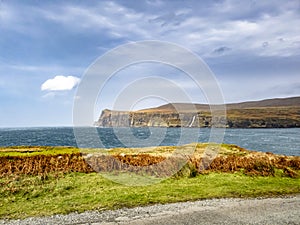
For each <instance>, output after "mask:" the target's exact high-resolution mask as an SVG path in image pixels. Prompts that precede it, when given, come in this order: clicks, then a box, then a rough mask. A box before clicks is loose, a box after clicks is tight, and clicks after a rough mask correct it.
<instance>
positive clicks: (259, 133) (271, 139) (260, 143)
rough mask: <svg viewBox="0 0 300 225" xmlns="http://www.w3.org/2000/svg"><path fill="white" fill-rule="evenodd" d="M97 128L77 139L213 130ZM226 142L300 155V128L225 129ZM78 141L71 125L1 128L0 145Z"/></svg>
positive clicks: (131, 143)
mask: <svg viewBox="0 0 300 225" xmlns="http://www.w3.org/2000/svg"><path fill="white" fill-rule="evenodd" d="M77 129H79V128H77ZM95 129H96V128H80V129H79V130H80V132H81V137H84V138H80V139H83V140H80V142H78V143H80V144H79V146H80V147H83V146H84V147H103V146H104V147H105V148H113V147H143V146H158V145H161V146H166V145H172V146H175V145H181V144H187V143H190V142H196V141H198V142H208V141H209V136H210V134H211V129H208V128H201V129H196V128H185V129H181V128H168V129H166V128H165V129H162V128H151V129H149V128H115V129H112V128H97V129H96V130H95ZM91 130H93V131H96V132H97V133H98V135H97V136H95V135H91V134H90V131H91ZM77 131H78V130H77ZM76 133H77V132H76ZM195 134H196V136H195ZM76 136H77V135H76ZM181 137H182V138H181ZM195 137H196V138H195ZM77 141H78V140H77ZM223 142H224V143H230V144H236V145H239V146H241V147H244V148H247V149H251V150H258V151H264V152H267V151H268V152H273V153H277V154H285V155H300V128H290V129H226V131H225V135H224V140H223ZM78 143H77V142H76V138H75V135H74V131H73V128H71V127H52V128H0V146H16V145H25V146H29V145H31V146H78ZM99 143H101V144H99Z"/></svg>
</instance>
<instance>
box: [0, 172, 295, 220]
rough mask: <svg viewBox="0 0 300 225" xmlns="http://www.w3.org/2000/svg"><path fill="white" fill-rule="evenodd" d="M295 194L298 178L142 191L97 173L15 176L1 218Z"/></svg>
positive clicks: (186, 183)
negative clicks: (206, 199) (222, 198)
mask: <svg viewBox="0 0 300 225" xmlns="http://www.w3.org/2000/svg"><path fill="white" fill-rule="evenodd" d="M125 176H126V175H125ZM128 176H129V175H128ZM128 179H133V178H132V177H128ZM293 193H300V180H299V178H298V179H295V178H288V177H281V176H272V177H262V176H256V177H251V176H247V175H244V174H242V173H209V174H205V175H198V176H196V177H194V178H186V177H181V178H170V179H167V180H164V181H163V182H161V183H158V184H155V185H151V186H141V187H130V186H124V185H120V184H117V183H113V182H112V181H109V180H106V179H104V178H103V177H101V176H100V175H99V174H97V173H89V174H84V173H69V174H60V175H58V174H56V175H54V174H52V175H50V174H49V175H48V176H47V177H42V176H17V177H6V178H2V179H0V195H1V203H0V217H1V218H24V217H28V216H41V215H52V214H57V213H69V212H73V211H78V212H83V211H85V210H93V209H96V210H105V209H116V208H121V207H134V206H140V205H148V204H154V203H169V202H177V201H187V200H197V199H204V198H221V197H256V196H277V195H285V194H293Z"/></svg>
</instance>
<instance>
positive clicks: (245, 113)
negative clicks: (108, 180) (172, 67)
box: [95, 97, 300, 128]
mask: <svg viewBox="0 0 300 225" xmlns="http://www.w3.org/2000/svg"><path fill="white" fill-rule="evenodd" d="M191 108H193V110H191ZM226 108H227V113H226V117H221V116H219V117H218V116H215V117H214V118H213V119H212V115H211V112H210V108H209V105H205V104H194V105H193V107H191V104H187V103H174V104H167V105H163V106H160V107H157V108H151V109H144V110H139V111H130V112H128V111H112V110H108V109H105V110H103V111H102V113H101V115H100V117H99V120H98V121H97V122H96V123H95V125H96V126H100V127H146V126H148V127H150V126H151V127H211V126H212V125H214V126H216V127H224V126H225V127H229V128H291V127H300V97H294V98H284V99H268V100H263V101H254V102H243V103H234V104H227V105H226Z"/></svg>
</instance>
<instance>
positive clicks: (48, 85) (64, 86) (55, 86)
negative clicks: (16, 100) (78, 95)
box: [41, 76, 80, 91]
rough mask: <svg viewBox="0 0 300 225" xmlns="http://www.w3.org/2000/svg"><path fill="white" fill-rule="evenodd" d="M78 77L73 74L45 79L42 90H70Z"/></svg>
mask: <svg viewBox="0 0 300 225" xmlns="http://www.w3.org/2000/svg"><path fill="white" fill-rule="evenodd" d="M79 82H80V79H79V78H78V77H74V76H56V77H54V78H53V79H49V80H46V81H45V82H44V83H43V84H42V86H41V90H42V91H69V90H72V89H73V88H74V87H75V86H76V85H77V84H78V83H79Z"/></svg>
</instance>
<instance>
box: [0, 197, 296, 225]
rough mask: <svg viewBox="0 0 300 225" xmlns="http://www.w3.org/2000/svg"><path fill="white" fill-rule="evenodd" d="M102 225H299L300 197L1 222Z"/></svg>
mask: <svg viewBox="0 0 300 225" xmlns="http://www.w3.org/2000/svg"><path fill="white" fill-rule="evenodd" d="M3 224H5V225H16V224H18V225H25V224H26V225H27V224H28V225H29V224H30V225H48V224H49V225H50V224H51V225H53V224H59V225H66V224H81V225H100V224H107V225H112V224H122V225H123V224H124V225H125V224H136V225H141V224H195V225H200V224H270V225H275V224H298V225H300V195H295V196H290V197H280V198H255V199H239V198H231V199H210V200H201V201H196V202H182V203H173V204H166V205H159V204H158V205H152V206H146V207H137V208H131V209H126V208H125V209H120V210H113V211H103V212H97V211H88V212H84V213H80V214H79V213H71V214H68V215H55V216H50V217H39V218H28V219H25V220H10V221H8V220H0V225H3Z"/></svg>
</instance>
